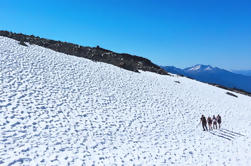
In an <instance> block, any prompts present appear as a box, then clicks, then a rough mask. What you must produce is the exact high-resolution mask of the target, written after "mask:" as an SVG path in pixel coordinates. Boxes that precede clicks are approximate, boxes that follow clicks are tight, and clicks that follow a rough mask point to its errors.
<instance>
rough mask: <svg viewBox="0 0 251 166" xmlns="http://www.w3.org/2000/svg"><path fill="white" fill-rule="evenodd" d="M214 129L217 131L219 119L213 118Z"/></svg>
mask: <svg viewBox="0 0 251 166" xmlns="http://www.w3.org/2000/svg"><path fill="white" fill-rule="evenodd" d="M213 129H217V119H216V117H215V116H213Z"/></svg>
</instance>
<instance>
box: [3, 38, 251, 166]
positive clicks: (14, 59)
mask: <svg viewBox="0 0 251 166" xmlns="http://www.w3.org/2000/svg"><path fill="white" fill-rule="evenodd" d="M0 65H1V66H0V67H1V68H0V69H1V72H0V86H1V87H0V165H15V164H21V165H35V164H38V165H68V164H70V165H81V164H83V165H91V164H94V165H112V164H118V165H121V164H125V165H132V164H142V165H153V164H156V165H182V166H184V165H242V166H244V165H251V157H250V156H251V139H250V136H251V120H250V119H251V98H250V97H247V96H243V95H240V94H237V95H238V98H235V97H232V96H229V95H227V94H226V91H225V90H223V89H219V88H216V87H214V86H210V85H207V84H203V83H200V82H197V81H194V80H190V79H187V78H183V77H177V76H175V75H174V76H173V77H170V76H162V75H158V74H154V73H150V72H141V73H134V72H130V71H126V70H123V69H121V68H118V67H115V66H112V65H109V64H104V63H97V62H92V61H90V60H87V59H84V58H78V57H74V56H69V55H65V54H62V53H57V52H54V51H52V50H49V49H45V48H42V47H39V46H36V45H29V46H28V47H25V46H21V45H19V44H18V42H17V41H15V40H12V39H9V38H5V37H0ZM175 81H179V82H180V83H177V82H175ZM202 113H203V114H205V115H206V116H208V115H213V114H218V113H220V114H221V115H222V119H223V124H222V126H223V127H222V128H224V129H227V130H217V131H213V132H212V133H209V132H203V131H202V129H201V126H197V124H198V123H199V119H200V116H201V114H202ZM236 133H240V134H242V135H240V134H236Z"/></svg>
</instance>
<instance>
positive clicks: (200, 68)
mask: <svg viewBox="0 0 251 166" xmlns="http://www.w3.org/2000/svg"><path fill="white" fill-rule="evenodd" d="M184 70H187V71H210V70H214V68H213V67H212V66H210V65H202V64H197V65H194V66H192V67H188V68H185V69H184Z"/></svg>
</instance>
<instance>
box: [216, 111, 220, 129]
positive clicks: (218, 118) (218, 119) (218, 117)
mask: <svg viewBox="0 0 251 166" xmlns="http://www.w3.org/2000/svg"><path fill="white" fill-rule="evenodd" d="M217 122H218V124H219V129H220V124H221V116H220V115H219V114H218V116H217Z"/></svg>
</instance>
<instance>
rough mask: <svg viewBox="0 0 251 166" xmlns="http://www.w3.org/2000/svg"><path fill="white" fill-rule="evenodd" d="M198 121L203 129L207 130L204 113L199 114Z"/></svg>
mask: <svg viewBox="0 0 251 166" xmlns="http://www.w3.org/2000/svg"><path fill="white" fill-rule="evenodd" d="M200 122H201V123H202V128H203V131H205V130H206V131H207V120H206V117H205V116H204V115H201V118H200Z"/></svg>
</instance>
